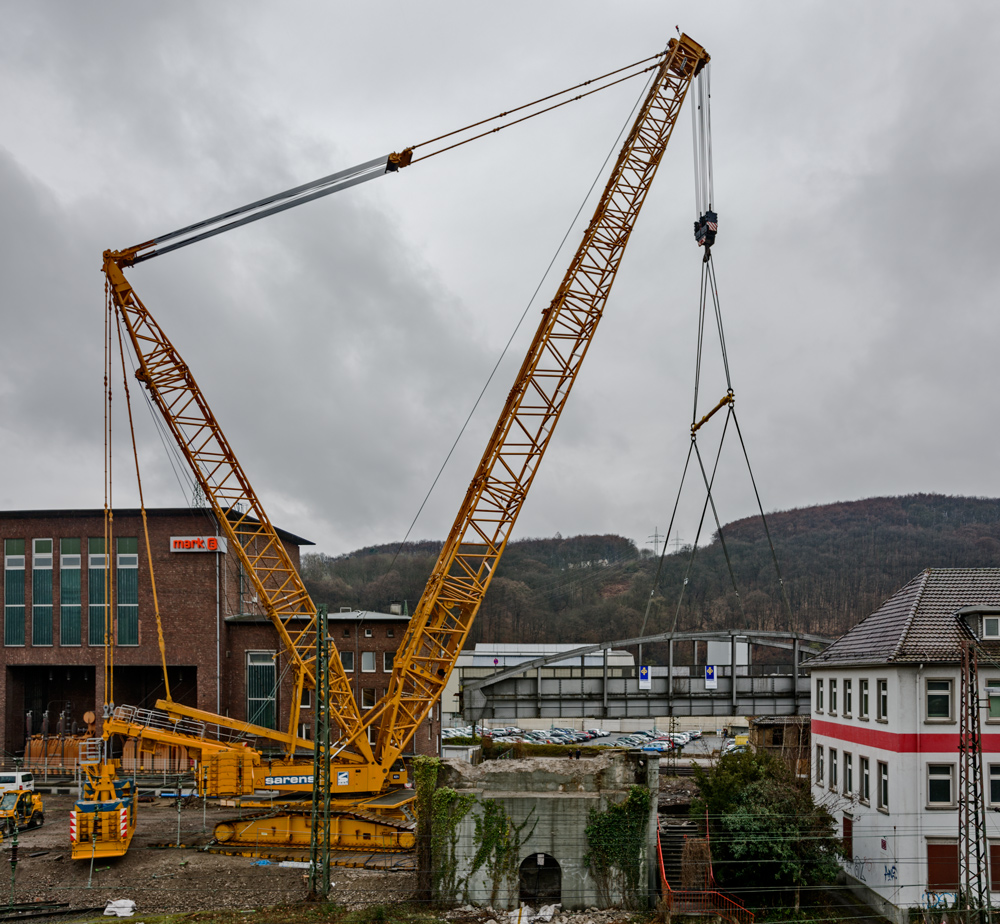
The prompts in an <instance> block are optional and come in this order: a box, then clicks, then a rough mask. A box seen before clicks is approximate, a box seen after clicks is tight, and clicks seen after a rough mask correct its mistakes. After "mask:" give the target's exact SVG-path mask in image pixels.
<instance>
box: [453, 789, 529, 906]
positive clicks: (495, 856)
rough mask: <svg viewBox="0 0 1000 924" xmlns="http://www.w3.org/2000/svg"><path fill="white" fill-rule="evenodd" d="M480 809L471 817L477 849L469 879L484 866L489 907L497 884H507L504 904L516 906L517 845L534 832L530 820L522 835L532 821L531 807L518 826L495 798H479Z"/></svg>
mask: <svg viewBox="0 0 1000 924" xmlns="http://www.w3.org/2000/svg"><path fill="white" fill-rule="evenodd" d="M480 805H481V806H482V812H481V813H480V814H478V815H476V816H475V818H474V820H475V823H476V843H478V844H479V848H478V849H477V850H476V855H475V857H473V859H472V869H471V870H470V872H469V878H472V876H474V875H475V874H476V873H477V872H479V870H480V869H481V868H482V867H483V866H485V867H486V874H487V877H488V878H489V880H490V907H491V908H495V907H496V906H497V899H498V896H499V894H500V887H501V886H502V885H506V886H507V895H508V905H509V907H516V905H517V896H518V892H519V882H518V873H519V871H520V867H521V844H522V843H524V841H526V840H528V838H530V837H531V835H532V834H534V833H535V825H537V824H538V821H537V819H536V820H535V821H534V823H532V825H531V830H530V831H529V832H528V833H527V834H525V833H524V829H525V828H526V827H527V826H528V823H529V822H531V821H532V816H533V815H534V814H535V810H534V808H532V810H531V811H530V812H528V815H527V817H526V818H525V819H524V821H522V822H521V823H520V824H519V825H515V824H514V821H513V819H512V818H511V817H510V815H508V814H507V809H506V808H505V807H504V806H503V804H502V803H500V802H497V801H496V799H483V800H482V802H481V803H480Z"/></svg>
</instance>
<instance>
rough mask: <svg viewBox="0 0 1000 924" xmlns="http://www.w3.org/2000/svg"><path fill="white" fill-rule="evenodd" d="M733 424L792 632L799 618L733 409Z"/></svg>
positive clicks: (795, 629)
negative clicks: (796, 616) (779, 562)
mask: <svg viewBox="0 0 1000 924" xmlns="http://www.w3.org/2000/svg"><path fill="white" fill-rule="evenodd" d="M732 413H733V424H734V425H735V427H736V434H737V436H739V438H740V447H741V448H742V449H743V458H744V459H746V463H747V472H748V473H749V474H750V483H751V484H752V485H753V496H754V497H755V498H756V499H757V509H758V510H759V511H760V519H761V522H762V523H763V524H764V532H765V534H766V535H767V544H768V547H769V548H770V549H771V559H772V560H773V561H774V570H775V572H776V573H777V575H778V586H779V587H780V588H781V599H782V600H783V601H784V604H785V609H786V610H787V611H788V620H789V628H791V630H792V632H795V631H797V620H796V618H795V613H794V612H793V610H792V604H791V601H789V599H788V589H787V588H786V587H785V582H784V580H783V579H782V577H781V567H780V566H779V564H778V553H777V552H776V551H775V550H774V542H773V541H772V540H771V529H770V527H769V526H768V525H767V517H766V516H764V506H763V504H761V502H760V492H759V491H758V490H757V479H756V478H754V475H753V469H752V468H751V467H750V456H749V455H748V453H747V447H746V444H745V443H744V442H743V431H742V430H740V422H739V420H738V419H737V417H736V411H735V409H733V412H732Z"/></svg>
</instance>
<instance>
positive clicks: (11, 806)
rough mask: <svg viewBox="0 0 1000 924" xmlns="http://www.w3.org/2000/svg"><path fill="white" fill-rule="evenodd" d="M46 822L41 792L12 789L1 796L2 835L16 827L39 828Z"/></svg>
mask: <svg viewBox="0 0 1000 924" xmlns="http://www.w3.org/2000/svg"><path fill="white" fill-rule="evenodd" d="M44 822H45V808H44V806H43V805H42V797H41V795H40V794H39V793H37V792H33V791H32V790H30V789H10V790H8V791H7V792H5V793H4V794H3V796H2V797H0V836H3V837H7V836H9V835H11V834H13V833H14V829H15V828H16V829H17V830H18V831H23V830H24V829H25V828H37V827H39V826H40V825H42V824H43V823H44Z"/></svg>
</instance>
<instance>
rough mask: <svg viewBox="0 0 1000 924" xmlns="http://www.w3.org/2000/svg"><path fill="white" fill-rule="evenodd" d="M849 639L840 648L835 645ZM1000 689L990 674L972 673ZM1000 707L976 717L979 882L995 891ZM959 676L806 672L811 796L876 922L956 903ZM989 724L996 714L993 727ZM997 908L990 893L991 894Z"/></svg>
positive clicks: (872, 668) (924, 671) (999, 898)
mask: <svg viewBox="0 0 1000 924" xmlns="http://www.w3.org/2000/svg"><path fill="white" fill-rule="evenodd" d="M846 638H847V636H845V639H846ZM979 682H980V686H981V689H980V691H979V693H980V697H981V700H980V701H981V702H984V703H985V702H988V701H989V700H988V695H989V694H988V693H987V685H988V684H989V685H990V686H993V687H1000V670H996V671H989V670H982V669H981V670H980V677H979ZM998 707H1000V697H998V698H995V699H994V701H993V704H992V708H989V709H987V710H985V711H984V713H983V715H982V722H983V725H982V731H983V779H984V788H985V791H986V803H987V813H986V832H987V838H988V841H989V845H990V849H989V855H990V860H991V864H990V867H991V868H990V870H989V874H990V877H991V878H992V880H993V882H994V884H995V885H998V886H1000V868H998V869H997V870H996V871H995V872H994V870H993V869H992V866H993V863H992V861H993V860H994V854H996V857H995V858H996V860H997V861H998V862H997V865H998V867H1000V814H997V813H995V812H993V811H991V809H993V808H996V809H997V810H998V811H1000V708H998ZM959 709H960V673H959V666H958V657H957V652H956V654H955V659H954V661H951V662H941V661H937V662H934V661H930V660H928V661H927V662H924V663H900V664H892V663H884V664H867V665H864V664H857V665H854V664H841V665H836V664H831V665H830V666H824V665H820V664H814V665H813V671H812V778H813V782H812V788H813V796H814V798H815V800H816V801H817V802H818V803H821V804H823V805H825V806H826V807H827V808H829V809H830V811H831V813H832V814H833V816H834V817H835V818H836V819H837V821H838V822H839V824H840V825H841V828H842V831H843V834H844V838H845V846H846V847H847V848H848V850H849V851H850V854H851V857H850V860H849V861H847V863H846V872H847V875H848V881H849V882H852V884H854V885H856V886H858V887H864V890H865V891H866V894H864V895H863V897H865V899H866V900H867V901H869V903H871V904H872V905H873V906H875V907H876V908H877V909H878V910H879V911H880V912H881V913H882V914H884V915H886V916H887V917H889V918H890V919H894V920H897V921H899V922H900V924H903V922H905V921H906V920H907V919H908V914H907V910H908V909H913V908H923V909H928V908H932V909H941V908H944V907H947V906H949V905H951V904H953V903H954V900H955V887H956V885H957V879H958V815H959V813H958V804H957V790H958V780H959V766H958V760H959V755H958V741H959ZM991 713H996V715H992V714H991ZM993 900H994V901H995V902H1000V890H995V891H994V892H993Z"/></svg>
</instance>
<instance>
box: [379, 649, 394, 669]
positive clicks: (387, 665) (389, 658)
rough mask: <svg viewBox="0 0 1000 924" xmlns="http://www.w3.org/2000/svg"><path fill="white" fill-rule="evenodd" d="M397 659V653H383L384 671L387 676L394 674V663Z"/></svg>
mask: <svg viewBox="0 0 1000 924" xmlns="http://www.w3.org/2000/svg"><path fill="white" fill-rule="evenodd" d="M395 659H396V654H395V652H392V651H383V652H382V670H383V671H385V672H386V673H387V674H391V673H392V663H393V661H394V660H395Z"/></svg>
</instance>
